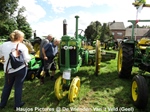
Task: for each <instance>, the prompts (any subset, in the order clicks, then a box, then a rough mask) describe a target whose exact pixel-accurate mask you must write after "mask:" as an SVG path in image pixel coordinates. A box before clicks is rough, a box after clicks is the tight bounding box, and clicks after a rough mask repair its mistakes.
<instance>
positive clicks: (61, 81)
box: [54, 16, 116, 102]
mask: <svg viewBox="0 0 150 112" xmlns="http://www.w3.org/2000/svg"><path fill="white" fill-rule="evenodd" d="M75 18H76V31H75V37H71V36H68V35H67V31H66V29H67V28H66V26H67V23H66V20H64V24H63V36H62V38H61V42H60V47H59V55H58V58H59V68H60V72H61V73H62V75H61V76H60V77H58V79H57V80H56V82H55V86H54V91H55V95H56V97H57V99H58V100H60V99H62V98H63V97H64V96H66V95H68V99H69V101H70V102H74V100H75V99H76V98H77V96H78V93H79V90H80V78H79V77H78V76H75V77H74V78H73V79H72V78H71V74H75V73H77V72H78V70H79V68H80V67H81V66H82V65H88V64H89V60H90V59H91V60H93V59H94V61H95V62H94V63H95V75H98V74H99V71H100V62H101V60H102V54H101V48H100V41H99V40H96V42H95V46H94V47H93V48H94V49H87V47H85V43H86V40H87V39H86V37H85V36H82V35H81V33H82V32H83V30H80V31H81V32H80V33H79V34H78V31H79V30H78V18H79V16H75ZM112 55H113V56H112ZM112 55H111V54H107V55H106V54H105V56H104V57H105V58H106V57H107V58H109V60H110V59H112V58H115V56H116V55H115V54H112Z"/></svg>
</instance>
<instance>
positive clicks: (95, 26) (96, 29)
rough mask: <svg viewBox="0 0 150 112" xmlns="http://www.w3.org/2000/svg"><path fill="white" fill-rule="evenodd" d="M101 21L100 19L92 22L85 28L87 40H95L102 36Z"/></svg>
mask: <svg viewBox="0 0 150 112" xmlns="http://www.w3.org/2000/svg"><path fill="white" fill-rule="evenodd" d="M101 27H102V25H101V23H100V22H99V21H95V22H91V24H90V25H89V26H88V27H87V28H86V29H85V36H86V37H87V40H88V41H89V40H91V41H94V40H96V39H99V38H100V35H101Z"/></svg>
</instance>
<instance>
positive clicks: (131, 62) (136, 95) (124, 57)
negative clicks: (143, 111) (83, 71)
mask: <svg viewBox="0 0 150 112" xmlns="http://www.w3.org/2000/svg"><path fill="white" fill-rule="evenodd" d="M128 22H131V23H132V36H131V39H124V40H123V41H122V43H121V44H120V46H119V51H118V62H117V65H118V66H117V71H118V75H119V77H120V78H129V77H130V76H131V72H132V67H133V66H135V67H138V68H139V74H138V75H135V76H134V77H133V79H132V85H131V95H132V100H133V103H134V105H135V106H136V107H137V108H145V107H146V106H147V103H148V81H147V79H148V78H146V77H149V76H150V75H148V74H149V73H150V39H149V38H144V37H143V38H142V39H141V40H140V41H137V40H136V39H135V36H134V25H135V24H136V23H137V21H136V20H129V21H128ZM139 22H150V20H139ZM145 78H146V79H145Z"/></svg>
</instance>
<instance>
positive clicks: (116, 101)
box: [0, 60, 150, 112]
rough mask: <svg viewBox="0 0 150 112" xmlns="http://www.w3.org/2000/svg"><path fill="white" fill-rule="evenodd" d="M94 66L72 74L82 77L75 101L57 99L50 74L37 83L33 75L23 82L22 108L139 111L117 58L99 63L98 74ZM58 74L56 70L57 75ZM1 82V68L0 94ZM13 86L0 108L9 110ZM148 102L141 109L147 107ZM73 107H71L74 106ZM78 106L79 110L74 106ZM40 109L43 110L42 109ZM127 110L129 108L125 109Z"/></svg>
mask: <svg viewBox="0 0 150 112" xmlns="http://www.w3.org/2000/svg"><path fill="white" fill-rule="evenodd" d="M94 69H95V68H94V66H83V67H81V68H80V69H79V72H78V73H77V74H74V75H72V78H73V77H75V76H79V77H80V80H81V88H80V92H79V95H78V97H77V99H76V100H75V102H74V103H69V101H68V98H67V96H66V97H64V98H63V99H62V100H60V101H58V100H57V98H56V97H55V94H54V83H55V82H54V81H51V80H50V79H49V77H46V78H45V84H44V85H40V83H39V80H38V79H35V80H33V81H32V82H31V81H25V82H24V88H23V97H22V99H23V101H24V102H26V104H25V105H24V106H23V109H29V110H30V109H31V110H33V111H35V109H37V108H38V109H41V108H44V109H52V110H51V111H53V109H54V112H56V108H57V107H60V108H61V109H62V110H63V111H65V112H66V111H67V112H71V111H73V112H75V110H76V111H79V110H80V112H83V111H84V112H85V110H86V111H87V112H90V111H91V112H93V111H94V110H95V111H96V112H109V111H112V112H114V111H119V109H124V108H126V109H134V112H142V110H138V109H137V108H136V107H135V106H134V105H133V103H132V99H131V91H130V89H131V81H132V78H130V79H120V78H118V75H117V60H111V61H108V62H105V63H104V62H103V63H101V68H100V74H99V75H98V76H95V75H94ZM137 71H138V69H137V68H133V71H132V74H137ZM59 75H61V73H59V71H57V73H56V77H58V76H59ZM3 84H4V74H3V72H0V95H1V92H2V88H3ZM13 95H14V90H12V92H11V95H10V98H9V101H8V103H7V106H6V107H5V108H4V109H3V110H2V111H1V112H12V111H13V104H14V96H13ZM149 105H150V103H148V106H147V108H146V109H145V110H143V112H148V110H150V107H149ZM73 108H74V110H71V109H73ZM77 109H79V110H77ZM41 112H42V111H41ZM45 112H48V111H45ZM127 112H129V111H127Z"/></svg>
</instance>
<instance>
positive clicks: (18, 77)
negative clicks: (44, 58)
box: [0, 67, 27, 107]
mask: <svg viewBox="0 0 150 112" xmlns="http://www.w3.org/2000/svg"><path fill="white" fill-rule="evenodd" d="M26 74H27V67H24V68H22V69H21V70H19V71H17V72H14V73H10V74H5V85H4V88H3V92H2V96H1V104H0V105H1V106H3V107H4V106H5V105H6V104H7V101H8V98H9V96H10V92H11V89H12V86H13V85H14V88H15V94H14V98H15V105H14V107H19V106H20V104H21V98H22V87H23V82H24V79H25V77H26Z"/></svg>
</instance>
